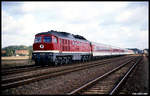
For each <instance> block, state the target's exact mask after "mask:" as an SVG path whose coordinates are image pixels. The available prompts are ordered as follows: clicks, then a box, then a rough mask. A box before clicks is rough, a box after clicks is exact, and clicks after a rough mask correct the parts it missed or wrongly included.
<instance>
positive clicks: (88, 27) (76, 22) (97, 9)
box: [1, 1, 149, 49]
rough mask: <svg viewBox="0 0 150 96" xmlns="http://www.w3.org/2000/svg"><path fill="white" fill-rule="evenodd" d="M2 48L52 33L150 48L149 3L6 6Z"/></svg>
mask: <svg viewBox="0 0 150 96" xmlns="http://www.w3.org/2000/svg"><path fill="white" fill-rule="evenodd" d="M1 5H2V9H1V12H2V33H1V34H2V35H1V37H2V40H1V44H2V48H3V47H6V46H9V45H26V46H29V45H32V44H33V42H34V35H35V34H37V33H40V32H46V31H49V30H56V31H64V32H69V33H72V34H78V35H82V36H84V37H85V38H86V39H88V40H89V41H93V42H97V43H104V44H108V45H112V46H116V47H121V48H139V49H145V48H148V46H149V45H148V42H149V40H148V38H149V35H148V34H149V31H148V7H149V5H148V2H146V1H145V2H142V1H141V2H135V1H134V2H117V1H115V2H114V1H113V2H104V1H103V2H100V1H96V2H87V1H86V2H81V1H80V2H73V1H72V2H71V1H70V2H66V1H63V2H58V1H57V2H54V1H53V2H52V1H51V2H46V1H45V2H33V1H32V2H26V1H24V2H19V1H17V2H4V1H3V2H2V3H1Z"/></svg>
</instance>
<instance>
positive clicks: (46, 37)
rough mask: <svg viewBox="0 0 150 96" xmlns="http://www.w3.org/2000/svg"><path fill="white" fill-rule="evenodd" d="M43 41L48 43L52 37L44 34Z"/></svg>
mask: <svg viewBox="0 0 150 96" xmlns="http://www.w3.org/2000/svg"><path fill="white" fill-rule="evenodd" d="M43 41H44V42H45V43H50V42H51V41H52V38H51V37H50V36H45V37H44V39H43Z"/></svg>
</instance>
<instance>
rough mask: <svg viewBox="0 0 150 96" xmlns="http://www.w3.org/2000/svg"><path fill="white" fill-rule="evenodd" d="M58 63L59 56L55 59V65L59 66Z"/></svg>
mask: <svg viewBox="0 0 150 96" xmlns="http://www.w3.org/2000/svg"><path fill="white" fill-rule="evenodd" d="M58 63H59V60H58V58H56V59H55V62H54V65H55V66H58Z"/></svg>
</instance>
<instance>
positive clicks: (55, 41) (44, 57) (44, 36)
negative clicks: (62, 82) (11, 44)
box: [32, 30, 91, 65]
mask: <svg viewBox="0 0 150 96" xmlns="http://www.w3.org/2000/svg"><path fill="white" fill-rule="evenodd" d="M89 58H91V45H90V42H89V41H88V40H86V39H85V38H84V37H82V36H80V35H73V34H70V33H66V32H57V31H53V30H51V31H48V32H42V33H38V34H36V35H35V41H34V44H33V55H32V59H33V60H35V62H36V64H37V65H39V64H52V63H53V64H55V65H57V64H63V63H69V62H71V61H72V60H82V61H85V60H89Z"/></svg>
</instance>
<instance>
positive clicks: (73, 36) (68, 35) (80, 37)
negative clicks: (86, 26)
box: [36, 30, 87, 41]
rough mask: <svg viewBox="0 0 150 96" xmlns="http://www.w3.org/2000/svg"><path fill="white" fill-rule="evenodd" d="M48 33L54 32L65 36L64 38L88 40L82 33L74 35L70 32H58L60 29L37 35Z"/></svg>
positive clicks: (56, 34)
mask: <svg viewBox="0 0 150 96" xmlns="http://www.w3.org/2000/svg"><path fill="white" fill-rule="evenodd" d="M46 34H52V35H55V36H58V37H63V38H71V39H80V40H85V41H87V40H86V39H85V38H84V37H83V36H80V35H74V34H70V33H67V32H58V31H53V30H51V31H48V32H41V33H38V34H36V35H46Z"/></svg>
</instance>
